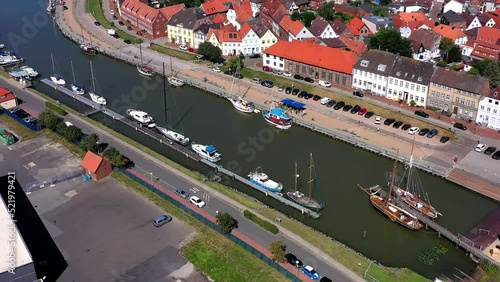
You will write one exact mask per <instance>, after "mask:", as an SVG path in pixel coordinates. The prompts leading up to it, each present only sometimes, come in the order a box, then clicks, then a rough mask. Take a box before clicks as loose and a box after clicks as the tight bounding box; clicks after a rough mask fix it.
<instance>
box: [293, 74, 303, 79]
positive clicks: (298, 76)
mask: <svg viewBox="0 0 500 282" xmlns="http://www.w3.org/2000/svg"><path fill="white" fill-rule="evenodd" d="M293 78H295V79H298V80H304V77H302V76H300V75H298V74H296V75H294V76H293Z"/></svg>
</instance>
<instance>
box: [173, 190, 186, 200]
mask: <svg viewBox="0 0 500 282" xmlns="http://www.w3.org/2000/svg"><path fill="white" fill-rule="evenodd" d="M175 194H177V195H179V196H181V197H182V198H184V199H187V198H188V197H189V194H188V193H186V191H184V190H182V189H175Z"/></svg>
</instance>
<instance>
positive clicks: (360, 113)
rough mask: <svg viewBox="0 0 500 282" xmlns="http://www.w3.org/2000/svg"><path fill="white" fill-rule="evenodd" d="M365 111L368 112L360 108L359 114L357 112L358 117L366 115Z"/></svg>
mask: <svg viewBox="0 0 500 282" xmlns="http://www.w3.org/2000/svg"><path fill="white" fill-rule="evenodd" d="M367 111H368V110H367V109H366V108H361V110H359V112H358V115H360V116H362V115H364V114H366V112H367Z"/></svg>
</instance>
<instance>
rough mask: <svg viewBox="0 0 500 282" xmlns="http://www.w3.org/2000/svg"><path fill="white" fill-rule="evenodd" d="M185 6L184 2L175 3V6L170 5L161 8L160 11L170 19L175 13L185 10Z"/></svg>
mask: <svg viewBox="0 0 500 282" xmlns="http://www.w3.org/2000/svg"><path fill="white" fill-rule="evenodd" d="M184 8H186V5H184V3H182V4H177V5H173V6H168V7H165V8H161V9H160V13H162V14H163V16H165V18H166V19H167V21H168V20H170V19H171V18H172V17H173V16H174V15H175V14H177V13H179V12H180V11H182V10H184Z"/></svg>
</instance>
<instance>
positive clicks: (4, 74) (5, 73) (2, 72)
mask: <svg viewBox="0 0 500 282" xmlns="http://www.w3.org/2000/svg"><path fill="white" fill-rule="evenodd" d="M0 75H1V76H3V77H5V78H10V75H9V74H8V73H7V72H6V71H3V70H0Z"/></svg>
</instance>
